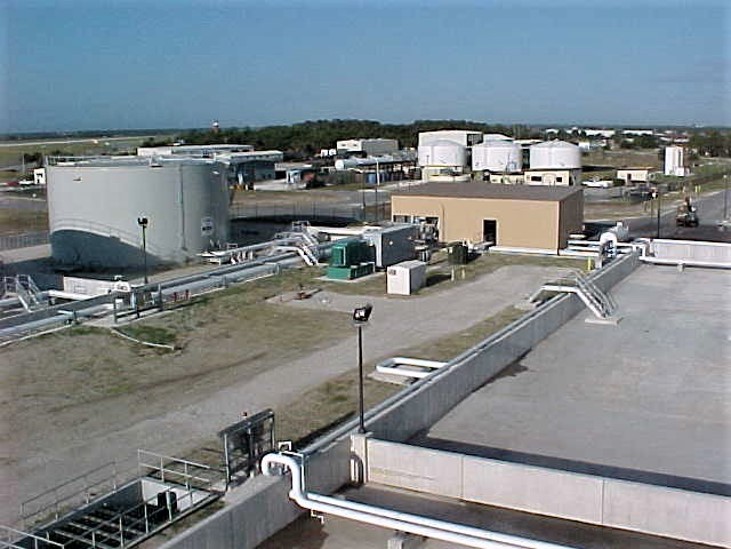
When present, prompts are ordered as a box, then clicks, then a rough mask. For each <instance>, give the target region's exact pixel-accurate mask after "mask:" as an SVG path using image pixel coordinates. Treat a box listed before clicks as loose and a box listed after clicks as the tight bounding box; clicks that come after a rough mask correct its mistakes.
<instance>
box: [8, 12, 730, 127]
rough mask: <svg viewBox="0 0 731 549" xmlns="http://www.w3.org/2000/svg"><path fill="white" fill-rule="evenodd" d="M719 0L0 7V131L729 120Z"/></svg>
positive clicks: (725, 21)
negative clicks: (215, 124)
mask: <svg viewBox="0 0 731 549" xmlns="http://www.w3.org/2000/svg"><path fill="white" fill-rule="evenodd" d="M730 36H731V2H729V1H728V0H726V1H723V0H687V1H680V0H662V1H659V0H658V1H651V0H636V1H630V0H627V1H619V0H615V1H612V0H605V1H601V0H583V1H578V0H576V1H571V0H566V1H553V0H545V1H540V0H533V1H523V0H511V1H508V0H504V1H490V0H483V1H478V0H456V1H448V0H444V1H437V0H422V1H417V0H401V1H399V0H394V1H386V0H370V1H365V0H364V1H346V0H342V1H334V0H331V1H322V0H309V1H305V0H299V1H296V0H291V1H266V0H259V1H254V0H252V1H245V0H239V1H234V0H229V1H216V0H208V1H203V0H96V1H88V0H56V1H49V0H0V79H1V80H0V132H23V131H46V130H47V131H52V130H82V129H114V128H120V129H121V128H160V127H164V128H188V127H205V126H208V125H209V124H210V123H211V121H212V120H214V119H218V120H219V121H220V123H221V125H222V126H223V127H228V126H246V125H249V126H260V125H267V124H279V123H283V124H289V123H294V122H299V121H303V120H316V119H329V118H363V119H371V120H380V121H383V122H409V121H412V120H415V119H427V118H440V119H445V118H453V119H471V120H478V121H484V122H489V123H499V122H502V123H529V124H530V123H535V124H542V123H548V124H551V123H557V124H581V125H590V124H606V125H652V124H655V125H662V124H699V125H731V37H730Z"/></svg>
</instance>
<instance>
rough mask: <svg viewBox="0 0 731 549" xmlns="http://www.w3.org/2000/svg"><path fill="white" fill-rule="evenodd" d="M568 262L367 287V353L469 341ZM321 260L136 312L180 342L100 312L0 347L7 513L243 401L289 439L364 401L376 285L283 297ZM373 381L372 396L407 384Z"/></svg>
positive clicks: (192, 439)
mask: <svg viewBox="0 0 731 549" xmlns="http://www.w3.org/2000/svg"><path fill="white" fill-rule="evenodd" d="M566 266H570V267H573V266H574V265H571V264H570V263H566ZM561 270H562V269H561V267H559V266H556V265H553V266H540V265H535V264H533V265H508V266H505V267H502V268H497V270H493V271H492V272H490V273H489V274H483V275H480V276H475V277H474V278H473V279H471V280H466V281H462V282H461V283H445V284H444V285H443V286H442V288H443V289H442V290H441V291H438V292H437V291H431V292H426V293H425V294H424V295H423V296H421V297H419V296H414V297H412V298H398V299H397V298H389V297H386V296H383V295H382V294H381V295H380V296H379V295H375V296H374V295H369V296H368V298H367V299H368V300H369V301H371V302H372V303H373V304H374V307H375V312H374V316H373V319H372V321H371V323H370V325H369V326H368V328H367V329H366V332H365V336H364V339H365V349H364V350H365V353H364V354H365V360H366V362H367V363H368V365H369V367H372V365H373V364H374V363H375V362H377V361H378V360H382V359H383V358H386V357H389V356H395V355H397V354H403V353H408V354H410V355H411V356H415V355H416V354H420V356H421V357H423V358H448V356H444V355H446V354H451V353H453V354H457V352H458V351H459V350H462V349H464V348H467V346H469V345H470V344H471V343H470V342H472V341H476V340H479V339H481V338H483V337H485V336H486V335H487V334H488V333H490V331H491V330H493V329H495V327H496V326H499V325H502V324H503V323H505V322H507V321H509V320H510V319H511V318H514V316H515V314H517V313H516V312H514V311H512V309H510V307H511V306H512V305H513V304H515V303H517V302H519V301H521V300H523V299H524V298H525V297H526V296H527V295H528V294H529V293H530V292H531V291H532V290H533V289H535V288H536V287H537V286H538V285H539V284H540V283H541V282H543V281H545V280H546V279H548V278H551V277H552V276H555V275H556V274H557V273H558V272H559V271H561ZM319 274H320V273H319V272H317V271H316V270H312V269H298V270H296V271H293V272H288V273H286V274H285V275H282V276H280V277H275V278H270V279H266V280H261V281H258V282H256V283H252V284H244V285H241V286H237V287H234V288H230V289H228V290H226V291H223V292H218V293H217V294H211V295H209V296H207V297H205V298H203V299H201V300H200V301H198V302H195V303H192V304H189V305H187V306H184V307H181V308H180V309H178V310H176V311H172V312H167V313H163V314H162V315H158V316H156V317H153V318H150V319H146V320H144V321H142V322H140V323H139V324H137V325H136V326H135V328H134V329H135V335H136V336H138V337H142V338H145V337H147V338H148V339H159V340H164V341H166V342H170V343H174V344H175V345H176V348H177V350H175V351H173V352H167V351H159V350H155V349H150V348H145V347H140V346H138V345H135V344H133V343H130V342H128V341H126V340H123V339H121V338H118V337H117V336H115V335H112V334H111V333H110V332H109V331H108V330H107V329H106V328H105V327H102V326H99V327H93V326H89V325H85V326H81V327H76V328H71V329H69V330H66V331H62V332H58V333H55V334H51V335H47V336H43V337H41V338H37V339H34V340H30V341H25V342H21V343H16V344H13V345H11V346H8V347H5V348H2V349H0V364H1V365H2V367H0V387H1V388H2V389H1V390H0V429H1V430H0V447H1V448H2V455H1V456H0V486H2V488H1V490H2V494H0V496H1V498H0V499H2V501H3V505H2V512H1V513H0V524H17V518H18V509H19V505H20V503H21V501H23V500H25V499H27V498H28V497H30V496H32V495H35V494H37V493H39V492H42V491H44V490H47V489H49V488H50V487H52V486H55V485H57V484H59V483H61V482H62V481H64V480H66V479H69V478H71V477H74V476H76V475H79V474H81V473H83V472H85V471H88V470H90V469H92V468H93V467H95V466H98V465H100V464H102V463H105V462H108V461H112V460H114V461H116V462H118V463H119V467H120V469H122V470H125V469H130V470H131V469H133V467H134V464H135V461H134V458H135V451H136V449H137V448H145V449H148V450H153V451H157V452H161V453H166V454H168V455H181V454H183V453H187V452H190V451H191V450H192V449H194V448H196V447H200V446H201V445H207V444H211V443H215V440H216V432H217V431H218V430H220V429H222V428H223V427H225V426H227V425H229V424H231V423H234V422H235V421H238V419H240V416H241V413H242V412H243V411H249V412H255V411H257V410H260V409H262V408H265V407H273V408H275V410H276V411H277V413H278V414H279V417H280V420H279V421H278V438H280V439H297V438H300V437H302V436H304V435H306V434H307V433H308V432H310V431H313V430H317V429H321V428H323V427H325V426H327V424H328V423H329V422H331V421H332V420H334V419H338V417H339V416H347V414H349V413H352V410H353V405H354V398H353V397H354V395H355V389H354V379H355V378H354V377H353V376H354V374H353V371H354V367H355V365H356V361H355V359H356V351H355V349H356V347H355V333H354V330H353V329H352V328H351V327H350V321H349V317H350V311H352V308H353V307H354V306H357V305H358V304H359V303H361V301H363V299H364V298H363V297H362V296H360V295H357V294H355V295H352V294H351V293H348V294H342V293H337V291H333V290H331V289H328V290H327V291H326V292H321V293H319V294H316V295H315V296H313V298H312V299H310V300H308V301H287V300H286V299H284V300H280V302H277V299H274V300H273V301H274V302H272V300H271V298H272V297H275V296H280V295H290V294H291V292H293V291H294V290H296V289H297V288H298V287H299V284H306V285H308V286H311V285H312V284H313V277H314V276H315V275H318V276H319ZM506 308H507V312H506ZM494 315H498V317H497V318H496V319H493V320H490V319H491V318H492V317H494ZM486 319H488V320H486ZM128 329H129V328H128ZM449 336H456V339H457V344H456V346H455V338H454V337H452V339H451V340H450V339H449ZM445 338H447V339H445ZM460 340H461V341H460ZM420 350H421V353H418V351H420ZM424 355H427V356H424ZM452 356H453V355H452ZM368 384H369V385H368V388H367V393H368V399H369V404H372V403H374V402H377V401H378V400H379V399H382V398H385V397H386V396H388V395H389V394H392V393H393V392H394V391H395V389H394V388H393V387H392V386H384V385H382V384H381V383H379V382H375V381H372V380H369V381H368Z"/></svg>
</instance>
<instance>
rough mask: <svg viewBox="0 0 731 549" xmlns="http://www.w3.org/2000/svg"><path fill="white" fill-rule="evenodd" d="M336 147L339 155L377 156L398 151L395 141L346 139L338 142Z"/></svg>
mask: <svg viewBox="0 0 731 549" xmlns="http://www.w3.org/2000/svg"><path fill="white" fill-rule="evenodd" d="M336 147H337V151H338V152H340V153H346V152H362V153H366V154H368V155H372V156H378V155H381V154H388V153H393V152H396V151H398V141H397V140H396V139H346V140H343V141H338V142H337V144H336Z"/></svg>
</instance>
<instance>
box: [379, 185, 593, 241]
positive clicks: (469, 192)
mask: <svg viewBox="0 0 731 549" xmlns="http://www.w3.org/2000/svg"><path fill="white" fill-rule="evenodd" d="M391 215H392V217H393V220H394V221H400V222H418V221H425V222H427V223H431V224H434V225H436V227H437V229H438V234H439V240H440V241H442V242H453V241H465V240H466V241H469V242H474V243H476V242H485V241H487V242H494V243H495V245H496V246H500V247H504V248H528V249H534V250H550V251H557V250H559V249H561V248H565V247H566V244H567V240H568V237H569V234H570V233H572V232H576V231H580V230H581V228H582V223H583V217H584V195H583V192H582V190H581V188H580V187H543V186H535V187H534V186H525V185H493V184H489V183H475V182H471V183H427V184H425V185H420V186H419V187H414V188H412V189H409V190H406V191H401V192H398V193H395V194H393V195H392V196H391Z"/></svg>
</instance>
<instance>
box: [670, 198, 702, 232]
mask: <svg viewBox="0 0 731 549" xmlns="http://www.w3.org/2000/svg"><path fill="white" fill-rule="evenodd" d="M698 223H699V219H698V208H697V207H696V206H695V205H694V204H693V203H692V202H691V201H690V197H689V196H686V197H685V201H684V202H683V203H682V204H681V205H680V206H678V212H677V214H676V215H675V225H676V226H678V227H697V226H698Z"/></svg>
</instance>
